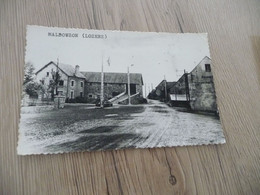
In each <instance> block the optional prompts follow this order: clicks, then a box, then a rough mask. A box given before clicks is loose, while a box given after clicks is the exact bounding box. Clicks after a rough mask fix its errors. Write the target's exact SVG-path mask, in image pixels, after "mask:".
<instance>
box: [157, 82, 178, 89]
mask: <svg viewBox="0 0 260 195" xmlns="http://www.w3.org/2000/svg"><path fill="white" fill-rule="evenodd" d="M176 83H177V82H175V81H173V82H168V81H166V87H167V89H170V88H172V87H173V86H174V85H175V84H176ZM164 88H165V80H162V81H161V82H160V83H159V84H158V85H157V86H156V89H160V90H164Z"/></svg>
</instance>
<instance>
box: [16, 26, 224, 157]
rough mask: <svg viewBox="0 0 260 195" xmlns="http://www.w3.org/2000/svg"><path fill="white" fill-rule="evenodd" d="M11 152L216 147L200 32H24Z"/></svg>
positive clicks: (209, 71)
mask: <svg viewBox="0 0 260 195" xmlns="http://www.w3.org/2000/svg"><path fill="white" fill-rule="evenodd" d="M22 66H24V80H23V86H22V89H23V90H22V100H21V112H20V125H19V140H18V147H17V152H18V154H19V155H30V154H53V153H66V152H79V151H99V150H118V149H127V148H155V147H173V146H192V145H208V144H223V143H225V137H224V134H223V130H222V127H221V121H220V116H219V110H218V106H217V95H216V90H215V86H214V74H213V73H214V64H213V63H212V59H211V56H210V49H209V44H208V35H207V33H178V34H177V33H163V32H159V33H158V32H131V31H109V30H87V29H73V28H71V29H70V28H57V27H43V26H27V35H26V53H25V63H24V64H23V65H22Z"/></svg>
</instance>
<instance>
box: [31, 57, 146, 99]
mask: <svg viewBox="0 0 260 195" xmlns="http://www.w3.org/2000/svg"><path fill="white" fill-rule="evenodd" d="M79 68H80V67H79V66H78V65H76V66H75V67H73V66H71V65H67V64H63V63H59V64H57V63H54V62H52V61H51V62H49V63H48V64H46V65H45V66H43V67H42V68H41V69H40V70H38V71H37V72H36V73H35V74H36V81H37V82H38V83H41V84H42V85H43V86H44V88H45V93H44V94H42V98H43V99H50V98H51V91H50V89H49V86H50V83H51V82H53V80H54V77H55V74H56V73H57V71H58V73H59V75H60V79H59V83H58V87H57V91H58V94H59V95H62V96H65V97H66V98H67V99H75V98H77V97H81V98H82V99H85V100H87V102H93V101H95V100H97V99H99V98H100V91H101V73H100V72H80V70H79ZM142 87H143V78H142V74H140V73H130V93H131V95H134V94H140V95H141V96H142V95H143V90H142ZM127 91H128V76H127V73H104V96H105V98H106V99H111V98H113V97H115V96H117V95H119V94H122V93H127Z"/></svg>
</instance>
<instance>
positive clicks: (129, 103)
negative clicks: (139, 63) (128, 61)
mask: <svg viewBox="0 0 260 195" xmlns="http://www.w3.org/2000/svg"><path fill="white" fill-rule="evenodd" d="M127 84H128V87H127V88H128V105H131V97H130V73H129V66H128V67H127Z"/></svg>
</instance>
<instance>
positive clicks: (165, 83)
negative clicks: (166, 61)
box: [164, 75, 167, 102]
mask: <svg viewBox="0 0 260 195" xmlns="http://www.w3.org/2000/svg"><path fill="white" fill-rule="evenodd" d="M164 85H165V86H164V87H165V89H164V90H165V102H166V101H167V82H166V77H165V75H164Z"/></svg>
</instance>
